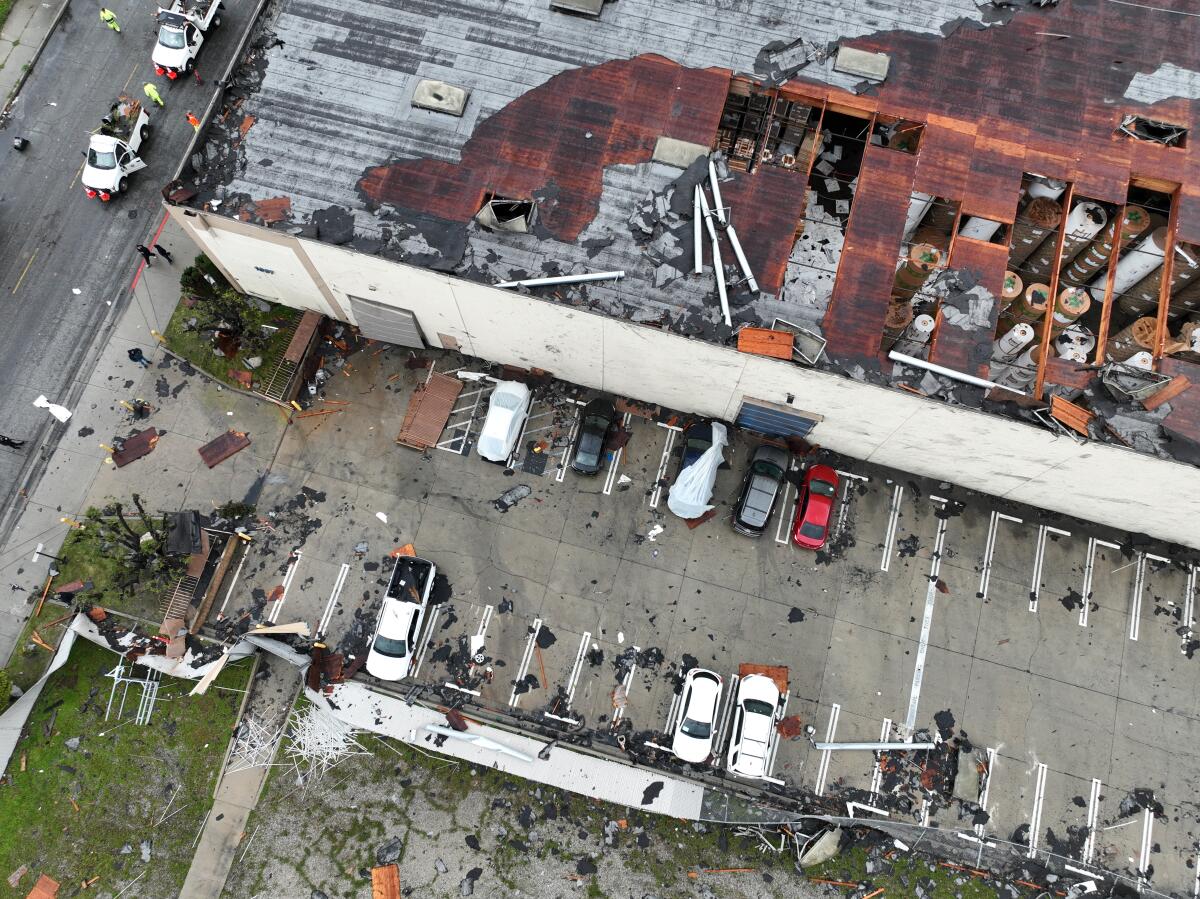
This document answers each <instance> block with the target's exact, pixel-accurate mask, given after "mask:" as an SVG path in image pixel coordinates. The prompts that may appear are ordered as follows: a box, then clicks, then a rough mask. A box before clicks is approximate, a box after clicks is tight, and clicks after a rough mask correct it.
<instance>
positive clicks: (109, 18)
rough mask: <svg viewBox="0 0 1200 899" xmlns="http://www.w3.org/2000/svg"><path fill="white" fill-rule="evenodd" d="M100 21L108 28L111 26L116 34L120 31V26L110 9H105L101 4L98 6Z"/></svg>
mask: <svg viewBox="0 0 1200 899" xmlns="http://www.w3.org/2000/svg"><path fill="white" fill-rule="evenodd" d="M100 21H101V22H103V23H104V24H105V25H107V26H108V27H109V28H111V29H112V30H113V31H115V32H116V33H117V34H120V33H121V26H120V24H119V23H118V22H117V17H116V15H115V14H114V13H113V11H112V10H111V9H106V8H105V7H103V6H101V7H100Z"/></svg>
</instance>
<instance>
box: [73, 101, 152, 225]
mask: <svg viewBox="0 0 1200 899" xmlns="http://www.w3.org/2000/svg"><path fill="white" fill-rule="evenodd" d="M149 136H150V116H149V114H148V113H147V112H146V109H145V107H143V106H142V104H141V102H140V101H138V100H133V99H130V98H129V97H124V96H122V97H118V98H117V99H116V101H115V102H114V103H113V104H112V106H110V107H109V110H108V115H106V116H105V117H104V118H103V119H101V120H100V127H99V128H97V129H96V130H95V131H93V132H92V136H91V139H90V140H89V141H88V148H87V152H86V153H85V154H84V156H86V157H87V162H85V163H84V165H83V172H82V173H81V175H80V183H82V184H83V189H84V190H85V191H86V192H87V195H88V197H89V198H90V199H93V200H95V199H99V200H100V201H101V202H103V203H107V202H108V201H109V200H111V199H112V198H113V197H114V196H115V195H117V194H119V193H122V192H123V191H124V190H125V188H126V187H127V186H128V183H129V180H128V179H129V175H131V174H132V173H133V172H136V171H138V170H139V169H144V168H145V167H146V163H145V162H143V161H142V159H141V157H140V156H138V151H139V150H140V149H141V148H142V144H144V143H145V142H146V139H147V138H148V137H149Z"/></svg>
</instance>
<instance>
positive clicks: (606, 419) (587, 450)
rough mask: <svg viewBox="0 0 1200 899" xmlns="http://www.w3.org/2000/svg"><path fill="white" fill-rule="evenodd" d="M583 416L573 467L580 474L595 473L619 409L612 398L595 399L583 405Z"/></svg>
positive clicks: (602, 457) (572, 461) (601, 459)
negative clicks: (615, 406)
mask: <svg viewBox="0 0 1200 899" xmlns="http://www.w3.org/2000/svg"><path fill="white" fill-rule="evenodd" d="M582 418H583V421H582V423H581V424H580V425H579V442H578V444H577V445H576V447H575V458H574V459H572V460H571V468H573V469H574V470H575V471H577V472H579V473H580V474H595V473H596V472H598V471H599V470H600V463H601V462H602V461H603V460H604V444H605V441H607V440H608V435H609V432H610V431H611V430H612V426H613V422H615V421H616V419H617V410H616V409H615V408H614V407H613V404H612V401H611V400H606V399H603V398H599V399H594V400H592V401H591V402H590V403H588V404H587V405H586V406H584V407H583V415H582Z"/></svg>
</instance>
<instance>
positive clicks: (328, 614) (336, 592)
mask: <svg viewBox="0 0 1200 899" xmlns="http://www.w3.org/2000/svg"><path fill="white" fill-rule="evenodd" d="M349 574H350V563H348V562H343V563H342V567H341V570H340V571H338V576H337V580H335V581H334V582H333V592H332V593H330V594H329V602H327V603H326V604H325V611H324V612H323V613H321V621H320V623H318V624H317V639H320V638H322V637H324V636H325V629H326V628H328V627H329V619H331V618H332V617H333V610H334V608H335V607H336V606H337V603H338V599H339V598H340V597H341V595H342V588H343V587H345V586H346V576H347V575H349Z"/></svg>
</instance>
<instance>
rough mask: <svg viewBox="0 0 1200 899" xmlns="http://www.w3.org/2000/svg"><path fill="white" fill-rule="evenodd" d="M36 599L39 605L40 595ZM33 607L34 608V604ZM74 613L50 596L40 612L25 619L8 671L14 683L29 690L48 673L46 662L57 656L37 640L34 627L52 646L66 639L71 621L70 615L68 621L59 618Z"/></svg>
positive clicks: (48, 662) (47, 663)
mask: <svg viewBox="0 0 1200 899" xmlns="http://www.w3.org/2000/svg"><path fill="white" fill-rule="evenodd" d="M33 602H34V606H36V605H37V597H36V596H35V597H34V598H33ZM30 611H31V612H32V608H31V609H30ZM73 615H74V612H73V611H72V609H70V608H67V607H66V606H63V605H62V604H61V603H58V602H54V601H52V600H47V601H46V602H45V603H44V604H43V605H42V610H41V611H40V612H39V613H38V614H37V616H36V617H31V618H30V619H29V620H28V621H26V622H25V629H24V631H22V632H21V638H20V639H19V640H17V643H16V646H14V647H13V654H12V657H11V658H9V660H8V662H9V664H8V668H7V671H8V674H9V677H11V678H12V682H13V683H14V684H16V685H17V686H18V687H20V688H21V689H22V690H28V689H29V688H30V687H31V686H33V684H34V683H36V682H37V679H38V678H39V677H41V676H42V675H43V674H45V673H46V666H47V665H49V664H50V660H51V659H52V658H53V657H54V654H53V653H52V652H50V650H48V649H45V648H44V647H41V646H38V645H37V644H36V643H34V642H33V632H34V630H36V631H37V632H38V636H39V637H41V638H42V640H43V641H45V642H46V643H48V644H49V645H51V646H58V641H59V640H61V639H62V635H63V633H64V632H65V631H66V628H67V625H68V624H70V623H71V619H70V618H69V617H68V618H67V619H66V620H65V621H59V619H60V618H63V617H64V616H73Z"/></svg>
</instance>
